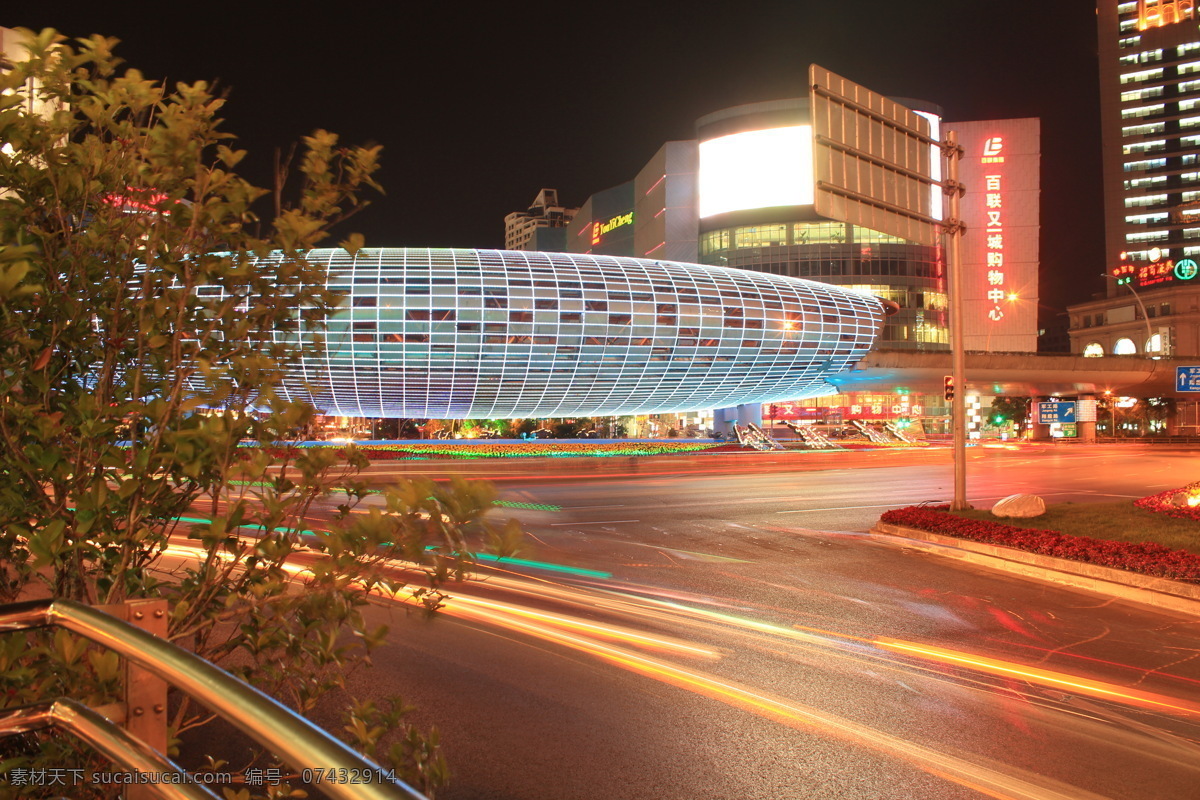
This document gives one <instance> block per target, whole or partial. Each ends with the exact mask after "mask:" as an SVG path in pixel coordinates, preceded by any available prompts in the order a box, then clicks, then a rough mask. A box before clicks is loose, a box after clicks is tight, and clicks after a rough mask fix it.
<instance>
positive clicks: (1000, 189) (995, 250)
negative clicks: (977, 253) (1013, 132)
mask: <svg viewBox="0 0 1200 800" xmlns="http://www.w3.org/2000/svg"><path fill="white" fill-rule="evenodd" d="M1003 152H1004V137H1003V136H992V137H990V138H988V139H986V140H985V141H984V143H983V154H982V155H981V156H980V158H979V161H980V163H981V164H995V165H999V164H1003V163H1004V156H1003V155H1002V153H1003ZM988 172H989V174H986V175H984V176H983V179H984V181H985V184H984V189H985V191H986V194H985V195H984V207H985V208H986V209H987V221H986V224H985V230H986V235H987V266H988V272H987V282H988V286H989V287H990V288H989V289H988V290H987V299H988V302H990V303H991V304H992V307H991V308H990V309H988V312H987V315H988V319H990V320H991V321H992V322H999V321H1000V320H1002V319H1004V309H1003V308H1002V307H1001V304H1002V303H1003V301H1004V297H1005V295H1006V294H1008V292H1007V291H1006V290H1005V281H1004V171H1003V170H1001V169H999V168H998V166H997V168H995V169H992V170H989V171H988Z"/></svg>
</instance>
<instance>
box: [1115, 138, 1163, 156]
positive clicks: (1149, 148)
mask: <svg viewBox="0 0 1200 800" xmlns="http://www.w3.org/2000/svg"><path fill="white" fill-rule="evenodd" d="M1166 149H1167V140H1166V139H1154V140H1152V141H1149V142H1134V143H1133V144H1127V145H1125V146H1124V147H1122V148H1121V150H1122V151H1123V152H1124V154H1125V155H1131V154H1135V153H1138V154H1140V153H1154V152H1157V151H1159V150H1166Z"/></svg>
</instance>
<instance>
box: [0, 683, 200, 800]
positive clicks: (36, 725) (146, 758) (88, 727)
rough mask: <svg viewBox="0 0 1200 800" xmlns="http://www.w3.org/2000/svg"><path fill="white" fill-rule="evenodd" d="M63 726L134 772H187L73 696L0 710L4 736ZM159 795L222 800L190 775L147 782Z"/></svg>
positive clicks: (174, 798) (0, 731) (174, 799)
mask: <svg viewBox="0 0 1200 800" xmlns="http://www.w3.org/2000/svg"><path fill="white" fill-rule="evenodd" d="M51 727H53V728H59V729H60V730H65V731H67V732H68V733H72V734H74V735H75V736H76V737H78V738H80V739H82V740H83V741H85V742H87V743H88V744H89V745H91V746H92V747H94V748H95V749H96V750H97V751H98V752H100V754H101V755H103V756H105V757H106V758H108V760H109V761H112V762H113V763H115V764H120V765H121V766H122V767H124V768H125V769H127V770H130V771H132V772H140V773H142V774H145V775H163V774H174V775H179V776H184V775H187V772H186V770H184V769H182V768H180V767H179V766H178V765H176V764H175V763H174V762H172V761H171V760H170V759H169V758H167V757H166V756H164V755H163V754H162V753H160V752H158V751H157V750H155V749H154V748H152V747H150V746H149V745H147V744H146V743H145V742H143V741H141V740H140V739H136V738H134V737H133V736H130V735H129V734H128V733H126V732H125V731H124V730H122V729H121V728H120V727H118V726H117V725H114V724H113V723H111V722H109V721H108V720H107V719H105V718H104V717H103V716H101V715H100V714H99V713H97V712H95V711H93V710H92V709H90V708H88V707H87V706H85V705H84V704H83V703H80V702H78V701H76V700H72V699H71V698H69V697H60V698H59V699H57V700H55V701H54V702H52V703H40V704H38V705H32V706H21V707H20V708H7V709H4V710H0V735H10V734H15V733H26V732H29V731H36V730H41V729H43V728H51ZM147 786H148V788H150V789H151V790H152V791H154V792H155V793H156V794H157V795H158V796H159V797H165V798H167V800H219V798H218V797H217V795H215V794H213V793H212V792H210V791H209V790H208V789H206V788H204V786H202V785H200V784H199V783H191V782H189V781H188V780H187V779H186V778H183V779H181V780H180V781H178V782H170V781H165V780H162V781H158V782H155V783H153V784H147Z"/></svg>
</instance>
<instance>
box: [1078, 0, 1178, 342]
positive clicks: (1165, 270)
mask: <svg viewBox="0 0 1200 800" xmlns="http://www.w3.org/2000/svg"><path fill="white" fill-rule="evenodd" d="M1096 14H1097V25H1098V33H1099V44H1100V47H1099V56H1100V65H1099V66H1100V121H1101V136H1102V146H1103V151H1102V153H1103V154H1102V159H1103V165H1104V220H1105V226H1104V227H1105V265H1104V266H1105V272H1106V274H1107V275H1108V277H1109V281H1108V286H1107V292H1106V297H1104V298H1097V299H1095V300H1092V301H1089V302H1087V303H1083V304H1080V305H1077V306H1073V307H1072V308H1070V309H1069V312H1070V318H1071V345H1072V346H1071V349H1072V350H1073V351H1074V352H1077V353H1078V352H1081V353H1083V354H1084V355H1096V356H1102V355H1114V354H1115V355H1160V354H1161V355H1171V354H1178V355H1183V354H1192V353H1197V352H1200V314H1197V313H1196V312H1195V311H1192V309H1193V308H1196V305H1197V300H1196V298H1197V297H1200V277H1198V276H1200V266H1198V265H1200V30H1198V29H1197V23H1200V15H1197V13H1196V9H1195V0H1098V3H1097V6H1096Z"/></svg>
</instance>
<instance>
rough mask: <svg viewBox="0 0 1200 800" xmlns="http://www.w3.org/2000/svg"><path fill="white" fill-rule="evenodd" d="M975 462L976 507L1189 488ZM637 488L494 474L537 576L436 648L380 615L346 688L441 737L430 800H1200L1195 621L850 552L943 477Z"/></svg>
mask: <svg viewBox="0 0 1200 800" xmlns="http://www.w3.org/2000/svg"><path fill="white" fill-rule="evenodd" d="M971 457H972V463H971V467H970V470H969V484H968V485H969V492H968V496H969V498H971V499H972V501H973V502H976V504H977V505H981V504H982V503H983V502H985V501H988V500H990V499H994V498H998V497H1002V496H1004V495H1007V494H1011V493H1013V492H1017V491H1032V492H1036V493H1038V494H1042V495H1043V496H1045V497H1046V498H1047V499H1048V500H1051V501H1055V500H1058V501H1064V500H1115V499H1121V498H1126V497H1138V496H1142V495H1145V494H1149V493H1152V492H1155V491H1162V490H1164V489H1167V488H1172V487H1175V486H1179V485H1182V484H1183V483H1186V482H1188V481H1190V480H1193V479H1195V478H1197V477H1200V476H1197V474H1196V473H1197V472H1200V469H1197V468H1198V467H1200V463H1198V462H1197V454H1196V453H1195V452H1190V451H1183V450H1171V451H1163V450H1147V449H1144V448H1138V447H1132V448H1130V447H1124V448H1122V447H1116V448H1112V447H1104V448H1100V447H1097V448H1065V447H1064V448H1058V449H1050V448H1044V449H1037V450H1031V449H1021V450H1008V449H996V450H990V449H989V450H985V449H983V448H978V449H973V450H972V452H971ZM781 458H782V460H780V459H781ZM839 459H840V460H839ZM725 461H728V460H725ZM649 463H650V462H644V463H642V464H641V465H639V466H638V467H637V468H636V469H637V474H636V475H634V474H624V473H623V472H622V470H614V469H611V468H604V467H601V468H599V469H596V470H589V469H588V467H587V466H586V464H587V462H581V461H571V462H560V463H558V464H554V465H552V468H546V467H545V466H544V465H539V464H530V465H528V466H526V467H521V468H516V470H515V472H514V468H512V467H511V466H505V467H504V470H503V474H502V475H500V477H501V478H502V480H501V482H500V485H501V487H502V493H501V498H502V500H504V501H505V502H506V503H523V504H538V505H539V506H540V507H541V508H540V510H525V509H514V508H511V507H509V508H502V509H500V511H501V512H503V513H504V514H505V515H507V514H509V513H511V514H513V515H514V516H517V517H518V518H519V519H521V521H522V522H523V523H524V525H525V527H526V529H527V531H528V532H529V534H530V542H531V545H530V547H529V548H527V549H526V551H524V552H523V553H521V557H522V558H524V559H526V560H527V561H528V562H532V563H525V564H516V565H511V564H510V565H506V568H505V570H502V571H497V572H495V573H493V574H492V575H491V576H490V577H488V578H486V579H484V580H481V581H476V582H472V583H470V584H467V585H465V586H463V587H461V588H460V589H458V590H456V591H455V597H454V598H453V599H452V600H451V602H450V603H449V604H448V605H447V608H446V610H445V611H444V613H442V614H441V615H439V617H438V618H437V619H435V620H433V621H432V622H428V621H425V620H424V619H423V618H421V617H420V616H418V615H410V614H407V613H406V612H405V611H404V610H403V609H401V608H397V607H395V606H394V605H391V604H389V603H381V605H380V606H379V608H378V609H377V611H376V612H375V613H376V614H377V615H378V617H379V618H380V619H381V620H382V619H387V620H390V621H391V623H392V624H393V627H394V634H393V636H392V639H391V642H392V643H390V644H388V645H387V646H385V648H384V649H383V652H382V653H380V655H379V656H378V657H377V658H376V659H375V661H376V666H375V668H374V669H372V670H370V671H369V672H364V673H361V674H359V675H358V676H356V678H355V685H354V686H352V689H354V690H357V691H358V692H359V693H362V694H367V695H372V696H383V695H389V694H393V693H398V694H401V695H403V696H404V697H405V699H406V700H408V701H410V702H413V703H414V704H416V705H417V706H418V707H419V711H418V712H416V714H417V719H418V720H419V721H423V722H430V723H436V724H437V725H438V726H439V728H440V729H441V732H442V741H443V744H444V748H445V752H446V755H447V757H448V759H449V761H450V766H451V771H452V784H451V786H450V787H449V789H448V790H447V791H446V792H445V793H444V794H443V795H439V797H444V798H448V799H449V800H466V799H468V798H513V800H518V799H519V800H540V798H546V799H547V800H549V799H550V798H554V799H555V800H559V799H561V798H568V799H569V798H579V800H590V799H591V798H613V797H619V798H637V799H638V800H641V799H642V798H645V799H646V800H651V799H654V800H657V799H658V798H681V799H690V798H695V799H697V800H699V799H700V798H726V797H728V798H764V800H766V799H768V798H770V799H772V800H773V799H775V798H897V799H898V800H899V799H906V798H913V799H916V798H922V799H924V798H930V799H931V800H939V799H941V798H976V797H1001V798H1044V799H1048V798H1067V797H1070V798H1092V797H1108V798H1146V800H1163V799H1164V798H1181V799H1182V798H1196V797H1200V725H1198V723H1200V618H1193V617H1187V616H1183V615H1179V614H1172V613H1167V612H1162V611H1157V610H1151V609H1147V608H1144V607H1140V606H1137V605H1134V604H1130V603H1125V602H1121V601H1115V600H1112V599H1110V598H1106V597H1103V596H1100V595H1096V594H1092V593H1089V592H1085V591H1081V590H1074V589H1067V588H1062V587H1059V586H1056V585H1053V584H1049V583H1043V582H1038V581H1030V580H1026V579H1021V578H1017V577H1013V576H1009V575H1006V574H997V573H993V572H990V571H987V570H985V569H982V568H978V567H974V566H971V565H967V564H961V563H958V562H951V561H949V560H946V559H941V558H938V557H937V556H934V555H929V554H926V553H923V552H918V551H915V550H911V549H908V548H906V547H905V546H904V544H903V542H902V541H901V540H894V539H887V538H878V537H871V536H868V535H865V534H864V533H863V531H865V530H866V529H867V528H868V527H869V525H870V524H871V523H872V522H873V521H874V520H875V519H877V518H878V516H879V514H880V513H881V512H882V511H883V510H884V509H886V508H888V507H893V506H898V505H907V504H909V503H912V502H917V501H924V500H939V499H946V498H947V497H948V496H949V492H950V486H951V485H952V484H951V482H952V476H951V472H950V465H949V460H948V456H947V454H946V452H945V451H939V452H903V453H884V454H878V455H877V454H869V453H868V454H838V455H835V456H833V457H832V458H820V459H817V458H812V459H788V458H785V457H774V458H773V459H772V458H768V457H766V456H763V457H759V458H754V457H751V458H748V459H745V460H742V461H738V462H735V463H733V464H732V466H731V465H730V464H727V463H725V462H724V461H722V462H718V461H713V462H709V463H708V464H706V463H705V462H704V461H703V460H702V459H699V458H698V459H694V460H689V461H688V462H686V463H685V462H684V461H669V462H664V461H657V462H656V464H655V465H654V466H650V465H649ZM664 465H665V466H664ZM444 469H463V470H465V471H467V472H471V473H476V474H478V473H486V472H488V470H489V468H488V467H487V466H486V465H480V464H478V463H472V464H469V465H467V466H465V467H462V466H458V465H456V466H455V467H453V468H446V467H443V466H440V465H428V466H427V467H426V468H425V471H426V472H430V473H437V472H441V471H442V470H444ZM622 469H625V468H622ZM392 470H393V468H392V467H388V466H383V467H378V468H375V471H376V473H377V477H378V478H379V479H381V480H382V479H385V478H386V477H387V475H386V473H388V472H390V471H392ZM626 471H628V470H626ZM564 569H569V570H573V571H571V572H564V571H562V570H564Z"/></svg>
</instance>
